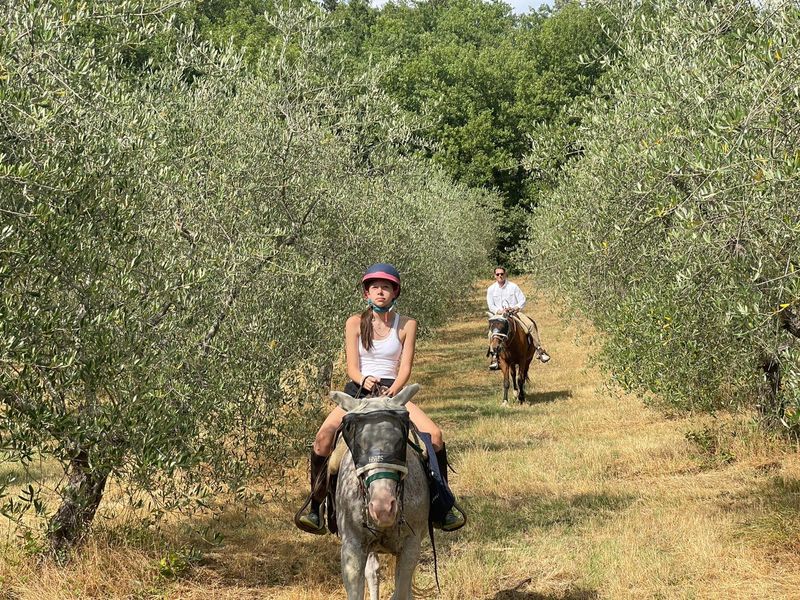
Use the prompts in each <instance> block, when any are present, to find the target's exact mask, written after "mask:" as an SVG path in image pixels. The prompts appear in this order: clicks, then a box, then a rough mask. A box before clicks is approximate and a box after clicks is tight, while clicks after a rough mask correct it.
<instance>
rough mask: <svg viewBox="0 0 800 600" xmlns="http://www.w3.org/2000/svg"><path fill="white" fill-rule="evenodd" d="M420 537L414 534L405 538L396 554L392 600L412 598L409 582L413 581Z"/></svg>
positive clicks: (417, 560) (411, 599)
mask: <svg viewBox="0 0 800 600" xmlns="http://www.w3.org/2000/svg"><path fill="white" fill-rule="evenodd" d="M420 543H421V539H420V538H418V537H416V536H410V537H408V538H406V541H405V544H403V549H402V550H401V551H400V554H398V555H397V565H396V566H395V570H394V571H395V575H394V594H392V600H413V599H414V596H413V595H412V593H411V584H412V583H413V581H414V570H415V569H416V568H417V563H419V548H420Z"/></svg>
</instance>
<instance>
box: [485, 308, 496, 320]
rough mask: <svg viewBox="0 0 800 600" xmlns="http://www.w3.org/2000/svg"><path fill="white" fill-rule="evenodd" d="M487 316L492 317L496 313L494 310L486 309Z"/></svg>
mask: <svg viewBox="0 0 800 600" xmlns="http://www.w3.org/2000/svg"><path fill="white" fill-rule="evenodd" d="M486 316H487V317H489V318H490V319H491V318H492V317H494V316H495V314H494V313H493V312H492V311H490V310H487V311H486Z"/></svg>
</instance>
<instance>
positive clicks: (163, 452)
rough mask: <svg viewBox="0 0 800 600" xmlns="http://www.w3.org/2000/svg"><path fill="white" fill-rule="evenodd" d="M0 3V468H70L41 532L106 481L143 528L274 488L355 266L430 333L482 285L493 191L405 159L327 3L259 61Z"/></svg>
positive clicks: (279, 25) (289, 28) (141, 27)
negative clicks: (152, 45) (142, 515)
mask: <svg viewBox="0 0 800 600" xmlns="http://www.w3.org/2000/svg"><path fill="white" fill-rule="evenodd" d="M0 11H1V12H0V29H2V30H3V31H4V37H3V38H2V42H0V44H1V45H0V79H1V80H2V87H1V88H0V123H2V128H1V129H0V131H1V132H2V133H1V134H0V207H2V208H1V209H0V255H2V260H0V285H2V290H3V295H2V303H0V450H1V451H2V453H3V455H4V460H8V461H11V462H12V463H17V464H21V465H22V466H23V467H24V468H26V469H27V468H28V467H30V466H31V465H32V464H33V463H34V461H38V460H39V459H40V457H45V458H46V459H48V460H50V459H55V460H56V461H57V462H58V463H59V464H60V465H61V466H62V467H63V469H64V471H65V472H66V473H67V474H68V479H66V480H64V479H61V481H60V483H59V484H58V486H57V489H56V492H57V493H58V494H59V495H60V496H61V498H62V506H61V509H60V512H59V514H58V515H57V516H58V519H56V521H57V522H56V523H54V525H55V526H56V531H57V528H58V527H64V526H65V525H64V522H68V521H69V520H70V519H72V518H73V517H74V519H75V520H76V521H77V525H78V527H79V528H80V527H81V526H85V525H86V524H87V522H88V521H91V519H92V517H93V516H94V508H96V503H98V502H99V501H100V497H102V490H103V487H104V486H105V482H106V478H107V477H110V478H111V479H112V480H113V481H114V482H115V483H116V484H118V485H119V486H121V487H122V488H123V489H124V490H127V491H128V492H129V496H130V499H131V501H135V502H137V503H138V504H137V505H141V504H145V505H147V506H149V507H150V508H151V509H153V510H154V511H155V512H158V511H161V510H165V509H168V508H193V507H203V506H205V502H206V501H205V497H206V496H207V495H208V494H209V493H211V492H213V491H214V490H219V489H225V490H230V491H233V492H235V493H236V494H237V495H238V496H242V495H245V494H247V493H248V490H249V488H248V487H247V482H248V481H249V480H251V478H252V477H254V476H259V477H262V478H264V479H265V480H266V481H267V482H268V483H272V484H274V483H276V482H278V481H280V478H281V476H282V475H281V473H282V472H283V465H284V464H285V463H286V462H287V461H288V460H290V456H292V453H293V452H294V451H295V450H296V449H298V448H300V447H302V446H303V445H304V443H305V441H306V439H307V435H308V433H309V431H310V427H312V426H313V424H314V423H315V422H316V420H317V419H318V418H319V413H318V408H319V399H320V396H321V393H320V392H321V391H322V388H324V387H325V384H326V379H327V372H328V371H327V369H329V366H330V364H331V362H332V360H333V359H334V358H335V356H337V354H338V352H339V349H340V348H341V344H342V337H343V333H342V331H343V322H344V319H345V317H346V315H347V314H348V312H349V311H352V310H356V309H358V308H359V306H360V298H359V294H358V292H357V291H356V288H357V282H358V280H359V274H360V272H361V271H362V270H363V268H364V267H365V266H366V265H368V264H370V263H372V262H376V261H378V260H390V261H394V262H395V263H396V264H397V265H398V267H399V269H400V271H401V273H402V274H403V277H404V290H405V293H404V295H403V310H407V311H408V312H409V313H411V314H413V315H414V316H415V317H417V318H419V319H420V320H421V322H422V323H423V324H424V325H425V326H431V325H434V324H436V323H437V322H438V321H439V320H440V319H441V318H443V317H444V316H445V314H446V311H447V307H448V304H449V302H450V301H451V300H452V299H453V298H455V297H458V296H459V295H460V294H461V293H463V290H465V289H467V288H468V286H469V285H470V284H471V280H472V277H473V274H474V273H475V272H476V270H477V269H479V268H482V267H484V262H485V260H486V258H485V257H486V253H487V251H488V249H489V247H490V245H491V243H492V237H493V232H492V231H491V227H490V226H489V225H488V224H487V223H486V222H485V219H483V218H482V217H481V214H482V213H484V212H485V210H486V208H487V207H491V206H492V205H495V204H497V200H496V198H494V197H493V196H492V195H490V194H485V193H478V192H474V191H469V190H467V189H465V188H464V187H461V186H455V185H453V184H452V183H450V182H449V181H448V179H447V178H446V177H445V176H444V175H443V174H442V173H440V172H438V171H437V170H435V169H432V168H430V167H428V166H426V165H425V164H424V163H422V162H421V161H420V160H418V159H414V158H408V157H407V156H404V154H408V152H403V149H404V148H406V147H407V146H408V145H409V144H410V143H411V142H412V133H411V129H410V127H409V126H408V125H407V124H406V122H405V120H404V118H403V116H402V114H401V111H400V109H399V108H398V107H397V106H395V105H394V103H393V102H392V101H391V100H390V99H389V98H387V97H386V95H385V94H384V93H382V92H381V91H380V89H379V87H378V85H377V77H376V75H375V74H374V73H372V72H366V73H364V74H362V75H360V76H358V77H350V76H347V75H345V74H344V69H343V67H342V65H341V62H340V61H339V60H338V59H337V58H336V56H337V52H335V51H334V49H333V48H331V47H330V46H329V44H328V43H327V42H326V41H325V40H326V38H327V37H328V34H327V32H326V27H327V25H326V22H325V21H324V19H323V17H322V16H321V14H320V12H319V11H309V10H305V9H292V8H287V7H280V6H278V7H276V8H275V10H274V16H272V17H270V19H269V21H268V25H267V26H268V27H269V28H270V29H271V30H272V31H275V32H276V33H275V40H276V41H275V43H274V44H273V46H271V47H270V48H266V49H264V51H263V52H262V53H261V54H260V55H259V56H258V58H257V60H256V61H255V62H254V63H253V64H252V65H251V66H246V64H245V62H244V60H243V59H242V57H241V56H240V55H239V54H237V53H236V52H235V51H234V50H232V49H231V48H228V49H225V50H217V49H214V47H213V46H211V45H209V44H207V43H202V42H200V41H198V40H197V39H195V38H194V37H193V36H192V35H191V34H190V33H187V32H186V31H182V30H179V29H176V28H175V25H174V23H175V21H174V20H172V19H170V18H169V15H165V13H164V10H163V9H162V7H160V6H159V5H158V4H156V3H153V5H152V6H149V5H148V6H145V5H143V4H142V3H137V4H136V5H135V6H134V5H133V4H128V3H119V4H115V5H113V6H110V5H108V4H107V3H98V4H97V5H95V4H86V3H78V2H75V3H66V2H57V3H55V2H53V3H48V2H41V3H35V4H34V3H29V4H24V5H19V4H6V5H4V7H3V8H2V9H0ZM143 15H144V16H143ZM87 27H103V28H105V29H104V30H105V31H106V33H105V34H104V35H102V36H97V37H96V42H95V43H91V44H88V45H87V44H86V36H85V31H86V28H87ZM154 39H158V40H164V39H171V40H174V43H172V44H171V45H165V46H163V51H162V54H161V56H160V59H159V61H158V63H157V64H156V63H151V68H147V69H143V70H142V71H140V72H138V73H134V72H131V71H130V70H129V69H127V67H126V65H127V64H128V63H127V60H128V56H129V55H128V52H129V50H130V48H135V47H141V46H142V45H143V44H147V43H148V42H151V41H152V40H154ZM33 471H34V470H33V469H31V472H32V474H35V473H33ZM38 483H39V484H41V482H38ZM50 483H52V482H50ZM89 488H91V490H92V491H90V490H89ZM10 489H11V488H7V490H6V493H10V491H9V490H10ZM37 489H38V488H37V487H33V488H32V491H30V494H29V495H30V499H27V496H26V497H24V498H23V497H22V496H18V497H16V498H15V497H13V494H12V497H7V498H6V500H7V503H6V504H7V508H8V506H11V505H12V504H13V505H16V504H18V503H19V502H26V501H27V502H28V504H32V503H33V502H34V500H36V501H37V502H38V493H37ZM98 489H99V492H100V495H98V494H97V490H98ZM0 492H2V489H0ZM25 493H26V494H28V492H25ZM142 493H144V495H142ZM14 494H16V492H14ZM143 498H144V499H145V500H143ZM26 499H27V500H26ZM92 503H95V506H90V505H91V504H92ZM40 508H41V509H42V510H43V511H44V512H45V513H47V514H50V515H52V509H53V506H52V505H49V504H47V503H45V504H44V505H43V507H42V506H39V505H37V507H36V509H37V510H39V509H40ZM62 521H63V522H62Z"/></svg>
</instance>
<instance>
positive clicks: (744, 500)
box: [720, 469, 800, 554]
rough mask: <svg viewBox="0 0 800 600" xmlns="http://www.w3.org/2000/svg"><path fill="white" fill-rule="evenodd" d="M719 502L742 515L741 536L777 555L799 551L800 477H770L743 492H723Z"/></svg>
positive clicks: (727, 508)
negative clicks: (731, 493)
mask: <svg viewBox="0 0 800 600" xmlns="http://www.w3.org/2000/svg"><path fill="white" fill-rule="evenodd" d="M769 470H771V469H767V470H766V472H769ZM762 471H763V470H762ZM720 503H721V504H722V505H723V507H724V508H725V509H726V510H728V511H731V512H735V513H737V514H740V515H742V527H741V534H742V536H743V537H746V538H750V539H752V540H754V541H755V542H756V543H758V544H759V545H762V546H765V547H767V548H770V549H771V551H773V552H775V553H777V554H780V553H783V552H789V553H792V554H796V553H798V552H800V479H797V478H794V477H785V476H782V475H777V476H773V477H769V479H767V480H766V481H762V482H760V483H759V484H758V485H756V486H754V487H753V488H751V489H749V490H747V491H746V492H743V493H740V494H735V495H729V494H723V495H722V496H721V497H720Z"/></svg>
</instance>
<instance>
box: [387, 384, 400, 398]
mask: <svg viewBox="0 0 800 600" xmlns="http://www.w3.org/2000/svg"><path fill="white" fill-rule="evenodd" d="M398 391H399V390H397V389H395V387H394V386H392V387H390V388H389V389H388V390H386V395H387V396H389V397H390V398H391V397H392V396H394V395H395V394H396V393H397V392H398Z"/></svg>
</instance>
